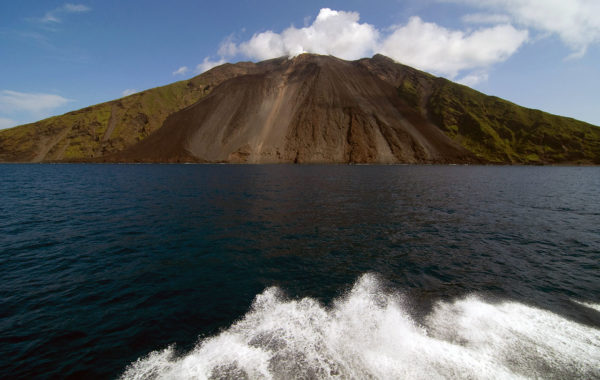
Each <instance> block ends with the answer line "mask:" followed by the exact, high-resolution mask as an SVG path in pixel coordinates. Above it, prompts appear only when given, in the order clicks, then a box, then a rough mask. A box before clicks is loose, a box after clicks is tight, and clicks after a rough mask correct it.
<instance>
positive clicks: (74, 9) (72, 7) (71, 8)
mask: <svg viewBox="0 0 600 380" xmlns="http://www.w3.org/2000/svg"><path fill="white" fill-rule="evenodd" d="M63 9H64V10H65V11H66V12H71V13H80V12H89V11H91V10H92V8H90V7H88V6H86V5H83V4H71V3H66V4H65V5H63Z"/></svg>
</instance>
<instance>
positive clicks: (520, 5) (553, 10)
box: [439, 0, 600, 58]
mask: <svg viewBox="0 0 600 380" xmlns="http://www.w3.org/2000/svg"><path fill="white" fill-rule="evenodd" d="M439 1H444V2H453V3H460V4H467V5H472V6H476V7H479V8H481V9H485V10H487V11H489V12H498V11H501V12H503V13H506V14H508V15H510V16H511V19H512V21H513V22H514V23H516V24H518V25H522V26H524V27H527V28H532V29H535V30H538V31H541V32H550V33H552V34H556V35H558V36H559V37H560V38H561V40H562V41H563V42H564V43H565V44H566V45H567V46H568V47H569V48H570V49H572V50H573V51H574V53H573V54H572V55H571V57H572V58H577V57H582V56H583V55H585V52H586V50H587V48H588V47H589V46H590V45H593V44H598V43H600V1H598V0H439Z"/></svg>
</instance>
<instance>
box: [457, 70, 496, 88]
mask: <svg viewBox="0 0 600 380" xmlns="http://www.w3.org/2000/svg"><path fill="white" fill-rule="evenodd" d="M488 77H489V75H488V73H486V72H479V73H477V72H475V73H471V74H468V75H466V76H464V77H462V78H460V79H458V80H457V82H458V83H461V84H464V85H465V86H469V87H473V86H475V85H477V84H479V83H482V82H486V81H487V80H488Z"/></svg>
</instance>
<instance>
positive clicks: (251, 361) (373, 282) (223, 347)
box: [0, 164, 600, 379]
mask: <svg viewBox="0 0 600 380" xmlns="http://www.w3.org/2000/svg"><path fill="white" fill-rule="evenodd" d="M0 378H3V379H13V378H16V379H18V378H22V379H59V378H60V379H63V378H74V379H79V378H81V379H83V378H85V379H179V378H181V379H191V378H193V379H205V378H206V379H222V378H225V379H228V378H231V379H296V378H302V379H330V378H331V379H402V378H405V379H442V378H469V379H499V378H506V379H513V378H549V379H552V378H557V379H565V378H582V379H593V378H600V168H598V167H531V166H436V165H431V166H428V165H407V166H403V165H389V166H386V165H365V166H362V165H168V164H164V165H158V164H148V165H145V164H140V165H129V164H120V165H118V164H116V165H110V164H3V165H0Z"/></svg>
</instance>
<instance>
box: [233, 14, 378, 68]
mask: <svg viewBox="0 0 600 380" xmlns="http://www.w3.org/2000/svg"><path fill="white" fill-rule="evenodd" d="M359 17H360V16H359V14H358V13H357V12H344V11H335V10H331V9H329V8H323V9H321V11H320V12H319V15H318V16H317V18H316V19H315V21H314V22H313V23H312V24H311V25H309V26H306V27H304V28H300V29H298V28H295V27H293V26H291V27H289V28H288V29H286V30H284V31H283V32H282V33H275V32H273V31H266V32H263V33H258V34H255V35H254V36H252V38H251V39H250V40H249V41H246V42H243V43H241V44H239V45H238V46H237V52H240V53H242V54H244V55H246V56H248V57H250V58H252V59H258V60H263V59H268V58H274V57H280V56H283V55H288V56H295V55H298V54H301V53H305V52H309V53H317V54H331V55H335V56H337V57H340V58H344V59H356V58H360V57H364V56H367V55H371V54H372V52H373V48H374V47H375V46H376V45H377V40H378V38H379V32H378V30H377V29H376V28H375V27H374V26H372V25H369V24H365V23H363V24H361V23H359V22H358V21H359ZM228 49H229V50H230V51H232V50H234V49H232V48H231V46H229V47H228Z"/></svg>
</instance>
